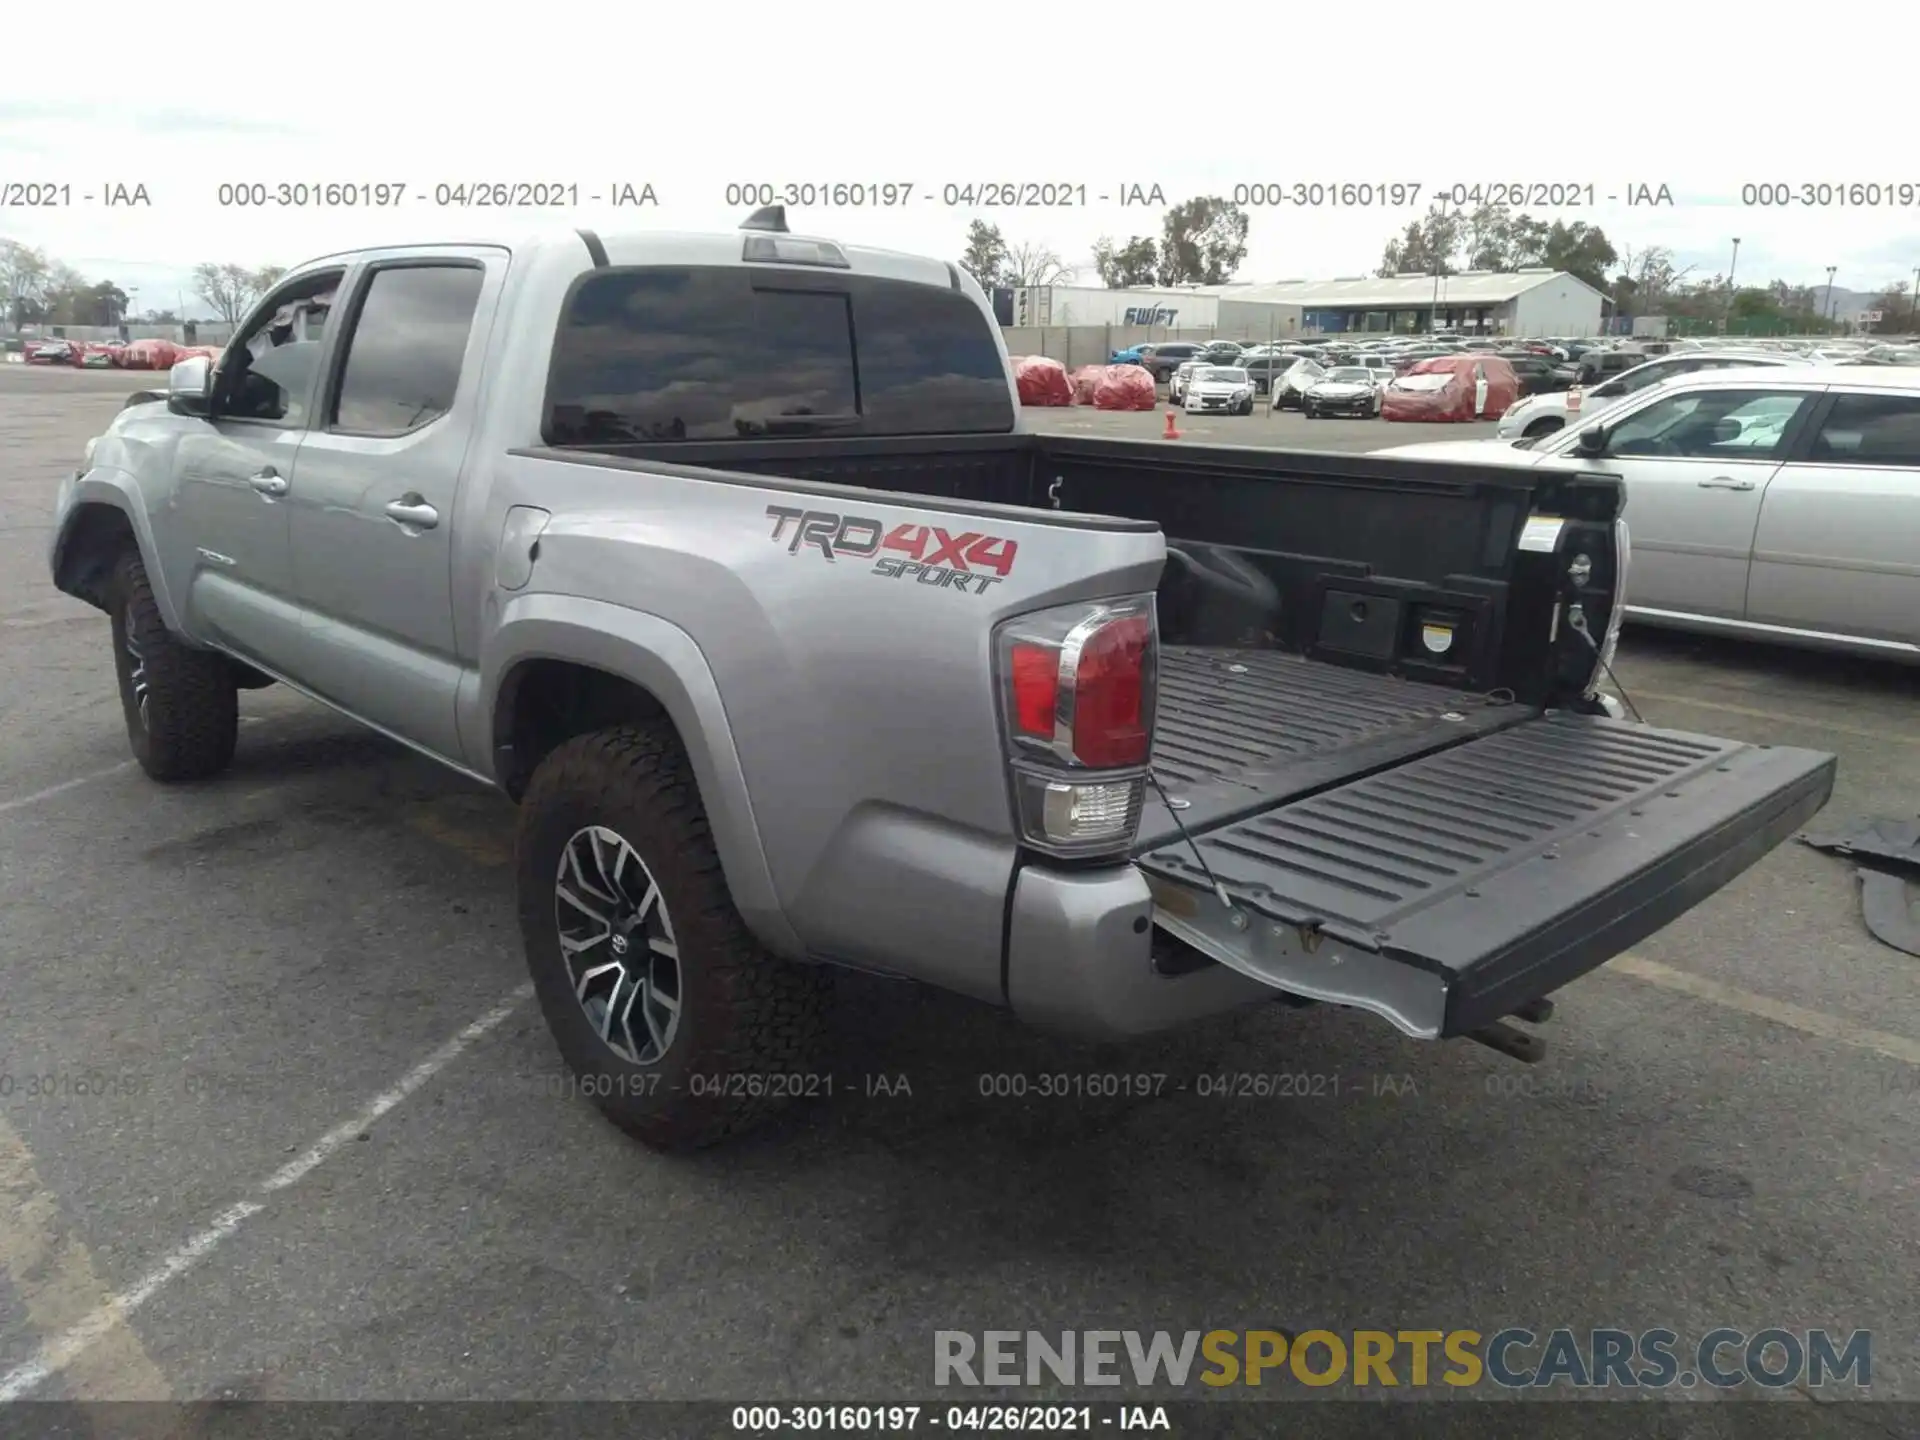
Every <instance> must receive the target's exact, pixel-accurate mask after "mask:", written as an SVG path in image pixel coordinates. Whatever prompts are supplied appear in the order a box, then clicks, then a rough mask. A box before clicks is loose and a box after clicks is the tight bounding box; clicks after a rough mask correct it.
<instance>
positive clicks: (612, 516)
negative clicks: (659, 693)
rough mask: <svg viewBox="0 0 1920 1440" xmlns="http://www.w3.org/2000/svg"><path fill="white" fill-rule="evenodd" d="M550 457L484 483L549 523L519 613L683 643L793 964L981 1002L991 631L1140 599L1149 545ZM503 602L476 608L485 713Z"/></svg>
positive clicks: (512, 600)
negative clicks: (663, 630) (918, 539)
mask: <svg viewBox="0 0 1920 1440" xmlns="http://www.w3.org/2000/svg"><path fill="white" fill-rule="evenodd" d="M555 454H556V452H551V451H545V452H518V453H515V454H513V455H509V456H507V457H505V458H504V462H503V464H502V466H501V469H500V471H499V472H498V474H497V475H496V477H495V480H494V485H493V489H494V491H495V495H496V503H497V504H498V505H502V506H504V505H507V504H515V503H531V504H538V505H540V506H542V507H544V508H547V509H549V510H551V511H552V513H553V516H554V518H553V520H552V522H551V523H550V524H549V526H548V528H547V529H546V530H545V531H544V532H543V533H542V535H541V539H540V555H539V559H538V561H537V562H536V564H535V567H534V573H533V578H532V580H531V581H530V582H529V583H528V585H527V586H526V590H525V593H526V594H539V593H547V594H554V595H567V596H582V597H592V598H594V599H596V600H599V601H603V602H606V603H610V604H614V605H618V606H621V607H625V608H626V609H629V610H631V611H634V612H641V613H644V614H646V615H649V616H654V617H658V619H660V620H661V621H664V622H666V623H667V624H669V625H671V626H673V627H676V628H677V629H679V630H681V631H684V632H685V633H686V634H687V635H689V636H691V637H692V639H693V641H694V643H695V644H696V645H697V646H698V649H699V652H700V654H701V656H702V657H703V658H704V661H705V665H706V668H707V669H708V670H710V671H711V674H712V676H713V679H714V681H715V682H716V684H717V688H718V692H719V698H720V702H721V705H722V706H723V708H724V723H725V725H726V727H727V729H728V730H729V731H730V734H731V740H732V747H733V749H734V750H735V751H736V752H737V755H738V767H739V773H740V774H741V776H742V777H743V779H744V783H745V787H746V790H747V801H748V808H749V809H750V813H751V816H752V824H753V825H754V827H755V829H756V830H757V840H758V849H759V851H760V852H761V853H762V854H763V855H764V858H765V864H766V872H767V874H768V875H770V877H771V880H772V884H773V886H774V889H775V892H776V895H777V897H778V904H779V907H780V909H781V911H782V912H783V915H784V918H785V920H786V921H787V922H788V923H789V924H790V925H791V927H792V930H793V932H794V933H795V934H797V936H798V937H799V939H800V942H801V944H802V946H803V947H804V949H805V950H806V951H807V952H809V953H812V954H816V955H820V956H824V957H829V958H833V959H837V960H842V961H845V962H848V963H853V964H856V965H862V966H866V967H870V968H875V969H880V970H888V971H899V972H903V973H908V974H911V975H914V976H915V977H917V978H922V979H926V980H930V981H933V982H935V983H939V984H943V985H945V986H947V987H949V988H953V989H957V990H960V991H963V992H966V993H971V994H974V995H977V996H979V997H981V998H985V999H992V1000H999V999H1000V998H1001V981H1000V957H1001V949H1002V924H1003V917H1004V904H1005V897H1006V894H1007V887H1008V884H1009V881H1010V878H1011V874H1012V869H1013V863H1014V856H1015V845H1014V839H1013V831H1012V824H1011V819H1010V812H1009V803H1008V793H1007V777H1006V768H1005V764H1004V761H1003V758H1002V746H1001V738H1000V729H999V719H998V711H997V704H996V699H995V694H994V688H993V681H992V659H991V649H990V647H991V636H992V631H993V627H994V625H995V624H996V623H997V622H998V621H1000V620H1002V619H1004V618H1007V617H1009V616H1012V615H1015V614H1017V613H1020V612H1023V611H1028V610H1033V609H1037V608H1040V607H1044V606H1047V605H1052V604H1058V603H1063V602H1066V601H1070V600H1075V599H1087V598H1097V597H1101V596H1112V595H1120V594H1130V593H1140V592H1145V591H1151V590H1153V589H1154V587H1155V585H1156V584H1157V583H1158V580H1159V576H1160V571H1161V568H1162V565H1163V562H1164V559H1165V554H1166V550H1165V541H1164V539H1163V537H1162V536H1161V534H1160V532H1159V531H1158V529H1157V528H1155V527H1153V526H1151V525H1147V524H1142V523H1140V522H1133V521H1115V522H1108V523H1107V524H1106V525H1104V527H1103V526H1102V525H1101V524H1100V522H1095V521H1091V520H1089V519H1088V517H1073V516H1060V517H1057V519H1052V520H1050V519H1049V518H1048V517H1049V516H1050V514H1051V512H1039V511H1032V510H1024V509H1015V508H1009V507H998V506H979V507H974V508H973V509H972V510H971V511H970V512H963V513H956V512H955V511H953V510H950V509H948V510H943V509H941V508H939V507H940V503H941V502H936V501H926V500H922V499H920V498H918V497H912V496H901V495H895V494H890V493H884V492H856V491H842V490H840V489H838V488H837V487H829V486H809V487H798V488H796V489H787V488H785V487H784V486H782V485H780V484H779V483H778V482H773V483H769V482H768V481H767V480H766V479H765V478H764V477H757V476H744V475H743V476H736V477H732V478H731V479H728V478H701V477H703V476H712V475H714V472H699V471H689V470H686V469H684V468H681V467H671V468H670V469H669V468H667V467H652V466H648V465H647V464H645V463H644V462H624V461H609V460H605V459H601V458H598V457H591V456H579V457H577V459H560V458H553V457H554V456H555ZM901 526H914V527H920V526H923V527H926V530H927V538H928V541H929V544H928V550H927V556H926V560H925V561H924V562H922V563H923V564H924V565H925V566H926V567H927V568H916V563H915V562H914V561H913V560H912V557H911V555H910V554H909V553H908V552H906V551H903V550H901V549H899V548H886V547H885V545H884V543H883V542H884V540H885V537H887V536H888V535H889V534H891V533H894V532H895V531H896V530H897V527H901ZM939 532H945V534H944V540H943V537H942V535H941V534H940V533H939ZM834 535H837V536H838V537H839V539H838V540H837V541H836V540H835V539H833V538H831V537H832V536H834ZM821 537H827V538H825V539H824V542H823V540H822V538H821ZM962 537H971V538H965V539H963V538H962ZM983 538H992V539H998V540H1001V541H1004V542H1006V546H1005V548H1004V550H1002V551H1001V553H1003V554H1005V555H1008V556H1010V557H1011V563H1010V564H1008V566H1007V568H1006V573H1005V574H1004V575H1000V574H997V573H995V571H994V570H993V569H992V568H990V567H987V566H983V565H982V564H980V563H979V562H978V561H977V560H967V561H966V563H965V564H964V566H963V567H955V566H954V565H953V564H951V563H947V564H944V565H941V566H939V567H937V568H936V567H934V566H933V565H932V560H933V558H934V552H936V551H945V552H947V559H948V561H949V562H951V559H952V554H953V552H954V551H960V552H962V553H963V555H964V554H965V553H967V552H971V551H972V549H973V547H974V545H975V544H976V543H977V542H978V541H979V540H980V539H983ZM516 603H518V601H517V598H516V597H512V596H504V595H503V592H500V591H498V590H495V591H493V592H492V593H491V595H490V598H489V600H488V601H487V607H488V618H487V622H486V625H485V627H484V629H485V630H486V631H488V632H491V633H490V634H489V635H488V638H487V639H486V641H485V642H484V644H483V647H482V665H481V669H482V684H481V692H482V694H490V693H491V692H492V690H493V688H494V687H495V686H497V684H498V683H499V679H500V676H499V674H498V673H497V670H498V666H497V664H492V663H490V662H489V660H488V658H487V657H488V656H489V655H494V656H498V655H501V654H505V653H507V652H508V651H509V650H510V649H511V648H512V647H511V644H510V643H509V642H510V637H507V636H506V635H505V632H504V631H503V630H502V629H501V628H500V626H501V620H502V617H503V615H504V614H505V613H506V611H507V610H508V609H510V608H511V606H512V605H513V604H516ZM506 629H511V626H510V625H509V626H507V627H506ZM689 739H690V742H691V743H695V744H698V743H702V742H701V740H700V737H697V736H695V737H689ZM723 768H724V767H723ZM708 808H709V810H710V811H713V810H714V809H715V808H716V807H715V805H714V804H712V803H710V804H709V807H708ZM732 873H733V872H732V869H731V868H730V869H729V878H730V881H731V879H732ZM752 918H753V917H752V916H751V915H749V916H748V919H749V922H750V923H751V922H752ZM756 928H758V927H756ZM762 938H771V937H769V936H767V935H764V934H763V937H762Z"/></svg>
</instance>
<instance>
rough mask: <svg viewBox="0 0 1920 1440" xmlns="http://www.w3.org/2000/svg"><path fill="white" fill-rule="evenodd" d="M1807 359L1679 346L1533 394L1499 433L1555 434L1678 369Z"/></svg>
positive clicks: (1509, 414) (1502, 424)
mask: <svg viewBox="0 0 1920 1440" xmlns="http://www.w3.org/2000/svg"><path fill="white" fill-rule="evenodd" d="M1805 363H1807V362H1806V361H1805V360H1803V359H1801V358H1800V357H1799V356H1795V355H1777V354H1773V353H1771V352H1769V351H1765V350H1744V351H1743V350H1719V351H1713V350H1681V351H1676V352H1675V353H1674V354H1672V355H1662V356H1660V357H1659V358H1657V359H1653V360H1644V361H1642V362H1641V363H1640V364H1638V365H1635V366H1633V367H1632V368H1631V369H1628V370H1623V371H1621V372H1620V373H1619V374H1617V375H1615V376H1614V377H1613V378H1612V379H1611V380H1607V381H1605V382H1603V383H1602V384H1599V385H1595V386H1594V387H1593V388H1592V389H1586V388H1584V387H1574V388H1571V389H1568V390H1565V391H1546V392H1540V393H1536V394H1534V395H1531V396H1528V397H1526V398H1524V399H1522V400H1521V401H1520V403H1519V404H1517V405H1515V406H1514V407H1513V408H1512V409H1510V410H1508V411H1507V413H1506V414H1504V415H1502V416H1501V417H1500V425H1499V428H1498V429H1496V430H1495V431H1494V434H1495V435H1497V436H1499V437H1500V438H1501V439H1503V440H1510V439H1517V438H1519V437H1521V436H1538V435H1551V434H1552V433H1553V432H1554V431H1556V430H1558V429H1560V428H1561V427H1562V426H1564V425H1565V424H1566V423H1567V421H1568V419H1569V418H1570V417H1574V416H1578V415H1580V414H1583V413H1585V414H1592V413H1594V412H1595V411H1597V410H1603V409H1605V408H1606V407H1608V406H1609V405H1613V404H1615V403H1617V402H1618V401H1620V400H1623V399H1625V398H1626V397H1627V396H1629V395H1637V394H1639V393H1640V392H1641V391H1642V390H1645V389H1646V388H1647V387H1648V386H1651V385H1658V384H1659V383H1660V382H1661V381H1663V380H1671V379H1672V378H1673V377H1674V376H1676V375H1691V374H1693V373H1695V372H1696V371H1701V370H1730V369H1742V368H1748V367H1752V366H1764V365H1794V364H1802V365H1803V364H1805Z"/></svg>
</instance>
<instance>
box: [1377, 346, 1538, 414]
mask: <svg viewBox="0 0 1920 1440" xmlns="http://www.w3.org/2000/svg"><path fill="white" fill-rule="evenodd" d="M1519 398H1520V377H1519V376H1517V375H1515V374H1514V373H1513V367H1512V366H1511V365H1509V364H1507V362H1506V361H1504V360H1502V359H1501V358H1500V357H1499V356H1498V355H1473V354H1468V355H1436V356H1434V357H1433V358H1432V359H1431V360H1422V361H1420V362H1419V363H1418V364H1416V365H1415V366H1413V368H1412V369H1410V370H1408V371H1407V373H1406V374H1404V375H1399V376H1396V377H1395V378H1394V380H1393V382H1392V383H1391V384H1389V385H1388V386H1387V396H1386V401H1385V403H1384V404H1383V405H1382V407H1381V411H1380V413H1381V415H1382V417H1384V418H1385V419H1388V420H1412V421H1419V422H1423V423H1429V424H1430V423H1433V422H1436V421H1447V420H1498V419H1499V418H1500V417H1501V416H1502V415H1504V414H1506V413H1507V407H1509V406H1510V405H1512V404H1513V402H1514V401H1515V400H1518V399H1519Z"/></svg>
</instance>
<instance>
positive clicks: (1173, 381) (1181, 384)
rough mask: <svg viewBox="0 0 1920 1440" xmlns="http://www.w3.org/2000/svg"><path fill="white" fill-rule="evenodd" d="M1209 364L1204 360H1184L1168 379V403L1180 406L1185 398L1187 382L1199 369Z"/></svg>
mask: <svg viewBox="0 0 1920 1440" xmlns="http://www.w3.org/2000/svg"><path fill="white" fill-rule="evenodd" d="M1207 363H1209V362H1207V361H1203V360H1182V361H1181V362H1180V363H1179V364H1178V365H1177V366H1175V367H1174V371H1173V374H1171V375H1169V376H1168V377H1167V401H1168V403H1170V404H1173V405H1178V404H1179V403H1180V402H1181V400H1182V399H1184V398H1185V396H1186V393H1187V381H1188V380H1189V379H1191V378H1192V376H1193V372H1194V370H1195V369H1196V368H1197V367H1199V366H1201V365H1203V364H1207Z"/></svg>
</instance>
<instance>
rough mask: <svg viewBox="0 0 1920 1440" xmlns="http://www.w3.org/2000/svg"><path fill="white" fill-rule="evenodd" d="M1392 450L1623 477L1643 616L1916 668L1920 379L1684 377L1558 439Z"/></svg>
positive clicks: (1747, 371) (1631, 601)
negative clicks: (1876, 657)
mask: <svg viewBox="0 0 1920 1440" xmlns="http://www.w3.org/2000/svg"><path fill="white" fill-rule="evenodd" d="M1384 453H1390V454H1396V455H1401V456H1407V457H1414V456H1418V457H1423V458H1428V459H1445V460H1453V461H1458V462H1461V463H1467V464H1472V463H1479V464H1498V465H1524V466H1541V465H1552V466H1555V467H1557V468H1561V469H1566V468H1573V469H1575V470H1577V471H1585V472H1591V473H1604V474H1609V475H1618V476H1620V477H1621V478H1622V479H1623V480H1625V481H1626V485H1627V495H1628V498H1629V504H1628V509H1627V514H1628V516H1629V517H1630V519H1631V524H1632V531H1633V583H1632V587H1631V590H1630V593H1629V596H1628V603H1627V613H1628V615H1629V616H1630V617H1631V618H1633V619H1636V620H1641V621H1644V622H1646V623H1648V624H1652V625H1665V626H1672V627H1675V628H1679V629H1687V630H1704V631H1721V632H1725V633H1729V634H1739V635H1749V636H1752V637H1754V638H1757V639H1764V640H1773V641H1777V642H1779V643H1781V644H1786V645H1801V646H1810V647H1815V648H1821V649H1834V650H1846V651H1851V652H1854V653H1857V654H1860V655H1867V656H1879V657H1883V658H1887V659H1895V660H1902V661H1906V662H1908V663H1912V664H1920V569H1916V568H1915V566H1914V537H1915V536H1920V372H1916V371H1913V370H1908V369H1904V368H1900V367H1891V366H1890V367H1886V368H1881V367H1866V366H1844V367H1840V366H1808V365H1780V366H1768V367H1752V368H1744V369H1737V370H1736V369H1715V370H1708V371H1703V372H1700V373H1695V374H1680V375H1676V376H1674V377H1672V378H1670V379H1667V380H1666V381H1664V382H1662V383H1660V384H1658V385H1655V386H1652V387H1649V388H1645V389H1642V390H1640V391H1639V392H1638V393H1636V394H1635V395H1633V396H1630V397H1628V398H1627V399H1625V400H1622V401H1620V402H1619V403H1617V404H1615V405H1612V406H1609V407H1607V408H1606V409H1603V410H1601V411H1600V412H1598V413H1597V414H1592V415H1588V416H1585V417H1583V418H1580V419H1578V420H1577V421H1576V422H1575V423H1574V424H1573V425H1572V426H1570V427H1568V428H1567V429H1566V430H1564V431H1560V432H1558V433H1553V434H1548V435H1544V436H1538V437H1535V438H1532V439H1521V440H1519V441H1499V440H1494V441H1467V442H1464V443H1462V442H1454V443H1446V444H1430V445H1415V446H1406V447H1400V448H1398V449H1396V450H1394V451H1390V452H1384Z"/></svg>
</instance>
